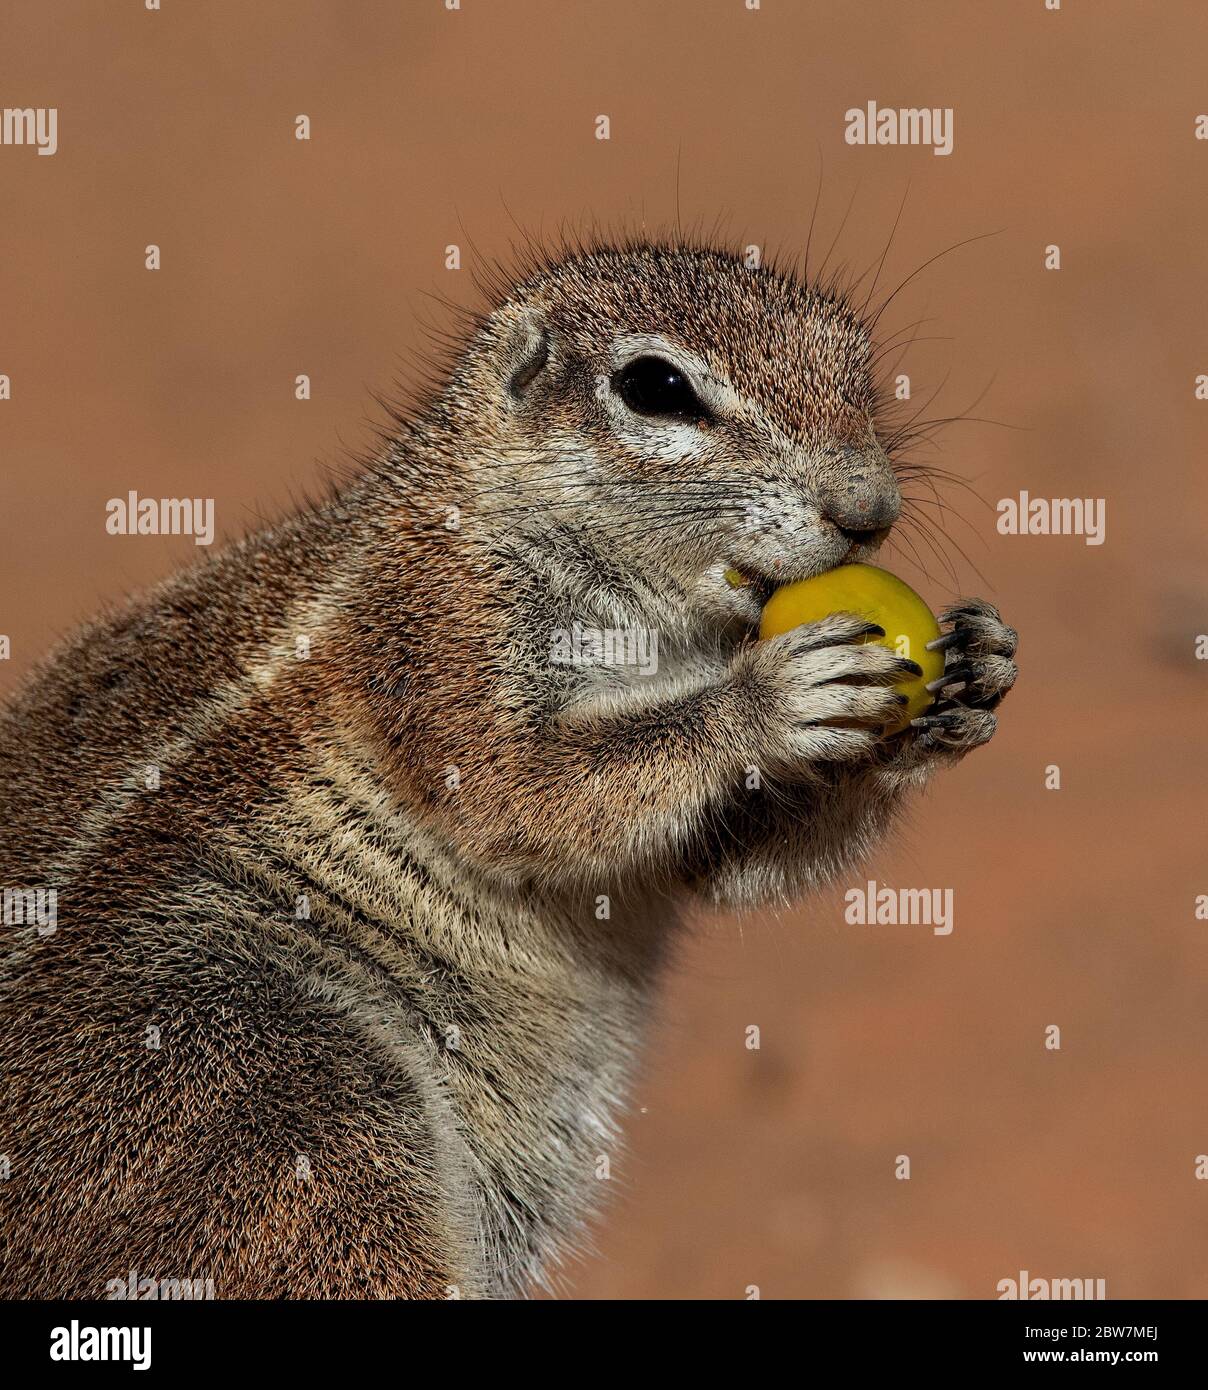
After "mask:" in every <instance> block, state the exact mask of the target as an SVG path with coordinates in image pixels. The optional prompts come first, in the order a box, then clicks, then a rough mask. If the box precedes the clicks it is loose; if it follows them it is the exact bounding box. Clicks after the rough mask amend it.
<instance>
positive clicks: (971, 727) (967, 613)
mask: <svg viewBox="0 0 1208 1390" xmlns="http://www.w3.org/2000/svg"><path fill="white" fill-rule="evenodd" d="M940 622H941V623H942V624H951V627H950V630H949V631H947V632H945V633H944V635H943V636H942V637H939V638H937V639H936V641H935V642H933V643H931V644H930V645H931V647H932V648H942V649H943V652H944V674H943V675H942V676H940V677H939V679H938V680H934V681H932V682H931V683H930V684H929V685H928V687H927V688H928V689H929V690H932V691H934V692H935V693H936V697H937V699H936V703H935V704H934V705H932V707H931V708H930V709H929V710H928V711H927V713H926V714H923V715H920V717H919V718H918V719H914V720H912V721H911V725H910V727H911V728H912V729H914V730H916V731H917V737H916V738H915V740H914V746H915V747H916V748H918V749H920V750H924V751H925V750H928V749H934V750H942V751H944V752H948V753H956V754H960V753H967V752H968V751H969V750H970V749H971V748H976V747H978V746H979V745H980V744H983V743H988V742H989V741H990V739H991V738H992V737H993V734H994V730H995V729H996V728H997V726H998V720H997V719H996V717H995V715H994V713H993V710H994V708H995V706H996V705H998V703H999V702H1000V701H1001V700H1002V698H1003V697H1004V696H1005V695H1006V693H1007V691H1008V690H1010V688H1011V687H1012V686H1013V685H1014V684H1015V677H1016V675H1017V674H1018V672H1017V669H1016V666H1015V662H1014V661H1013V660H1012V658H1013V657H1014V655H1015V648H1016V645H1017V644H1018V642H1019V634H1018V633H1017V632H1016V631H1015V629H1014V628H1012V627H1008V626H1007V625H1006V623H1004V622H1003V620H1002V618H1001V617H1000V616H999V613H998V609H997V608H995V607H994V606H993V605H992V604H989V603H986V602H985V600H984V599H963V600H962V601H961V602H960V603H956V604H953V606H952V607H951V608H946V609H945V610H944V611H943V613H941V614H940Z"/></svg>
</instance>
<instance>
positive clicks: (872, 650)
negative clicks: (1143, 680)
mask: <svg viewBox="0 0 1208 1390" xmlns="http://www.w3.org/2000/svg"><path fill="white" fill-rule="evenodd" d="M869 636H884V632H883V631H882V629H881V628H879V627H877V626H875V624H872V623H869V622H867V621H866V620H865V619H863V618H857V617H853V616H851V615H850V614H835V615H833V616H832V617H829V618H823V619H822V620H821V621H820V622H815V623H806V624H804V625H803V626H801V627H798V628H794V629H793V631H791V632H786V633H784V634H783V635H782V636H779V637H772V638H769V639H767V640H766V641H763V642H758V643H755V644H754V645H753V646H752V647H750V648H748V649H747V651H748V653H749V660H750V661H751V663H752V665H754V666H755V667H756V668H757V671H758V675H759V677H760V679H759V681H758V686H757V689H758V695H757V700H758V704H759V706H760V708H759V709H758V711H757V716H756V717H757V722H758V725H759V726H760V727H761V728H762V729H763V730H764V731H765V737H764V748H763V749H762V750H761V751H762V756H763V757H764V758H766V759H767V760H769V761H770V762H771V763H772V764H774V765H775V766H777V767H778V768H780V769H781V770H783V771H787V772H790V773H792V772H794V771H796V772H804V771H806V770H807V768H808V765H809V764H810V763H816V762H852V761H860V760H862V759H866V758H871V757H872V756H873V755H874V753H875V750H876V749H877V746H878V745H879V744H880V743H881V741H882V740H883V738H884V736H885V730H886V729H887V728H889V727H892V726H893V725H895V724H897V723H898V722H899V721H900V720H901V718H902V710H903V706H904V705H905V704H906V697H905V696H904V695H901V694H899V693H898V692H897V691H896V690H894V689H893V688H892V686H893V683H894V682H895V681H901V679H902V677H903V676H906V675H916V676H917V675H919V674H921V673H920V671H919V668H918V666H917V665H915V663H914V662H913V661H907V660H904V659H903V658H902V657H900V656H898V655H897V654H896V653H895V652H894V651H892V650H890V649H889V648H887V647H882V646H879V645H877V644H875V643H866V642H865V641H864V639H865V638H867V637H869Z"/></svg>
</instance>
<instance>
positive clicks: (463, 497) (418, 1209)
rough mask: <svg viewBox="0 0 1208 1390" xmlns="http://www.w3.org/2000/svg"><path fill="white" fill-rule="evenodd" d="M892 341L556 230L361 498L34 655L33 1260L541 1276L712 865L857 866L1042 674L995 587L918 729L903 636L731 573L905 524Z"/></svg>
mask: <svg viewBox="0 0 1208 1390" xmlns="http://www.w3.org/2000/svg"><path fill="white" fill-rule="evenodd" d="M655 340H658V341H660V342H664V343H666V344H668V345H669V346H668V347H667V351H669V352H682V353H684V354H686V357H685V363H686V364H687V365H686V366H685V370H688V371H691V372H692V373H695V374H696V375H695V376H694V380H697V381H698V382H699V385H700V389H701V391H702V392H712V393H713V397H712V398H713V399H714V400H715V402H716V404H717V409H716V411H715V413H714V417H713V418H712V419H711V421H710V422H709V423H708V424H707V425H703V426H701V428H700V429H699V430H697V431H696V432H695V433H692V432H690V431H689V432H687V433H685V432H682V431H679V430H670V429H668V430H664V429H662V428H661V427H659V426H657V425H656V426H650V425H648V424H647V423H645V422H643V421H640V420H631V419H629V417H628V416H626V414H625V412H624V410H623V409H622V408H621V407H620V406H619V405H618V404H617V403H616V401H615V400H614V399H613V397H612V396H611V395H610V393H609V386H608V378H609V373H610V372H611V371H612V370H613V369H614V367H615V366H616V363H617V361H618V360H619V359H618V357H617V354H618V353H619V354H621V355H622V356H624V354H625V353H626V352H628V353H630V354H631V355H632V353H633V352H634V351H635V350H636V349H635V346H634V345H635V344H637V345H638V347H639V348H640V347H641V346H642V345H643V344H644V345H645V348H646V349H648V348H649V346H650V343H651V342H653V341H655ZM618 343H620V344H621V345H620V346H618ZM626 344H628V346H625V345H626ZM661 350H662V349H660V351H661ZM870 354H871V343H870V340H869V336H868V333H867V331H866V329H865V328H864V326H863V325H862V323H861V322H860V320H859V318H858V316H857V315H856V314H855V313H854V312H853V311H852V310H851V309H850V308H849V307H848V306H847V305H846V304H845V303H844V302H843V301H842V299H841V298H840V297H838V296H836V295H830V294H823V293H821V292H818V291H815V290H811V289H809V288H807V287H806V286H805V285H803V284H801V283H799V282H797V281H796V280H794V279H793V278H791V277H789V276H783V275H779V274H777V273H775V272H772V271H768V270H759V271H751V270H747V269H745V268H744V267H743V266H742V265H741V264H740V263H739V262H738V261H736V260H734V259H732V258H731V257H729V256H727V255H725V254H723V253H721V252H716V251H709V250H692V249H688V248H682V247H670V246H644V245H630V246H625V247H620V248H609V247H605V248H599V249H596V250H594V251H587V252H584V253H580V254H577V255H573V256H570V257H568V258H566V259H564V260H562V261H559V262H555V263H553V264H551V265H549V266H546V267H542V268H535V269H534V270H533V271H532V273H531V274H530V275H528V276H527V278H526V279H525V280H524V281H523V282H522V283H521V284H520V285H518V286H516V287H515V288H514V289H513V290H511V292H510V293H508V294H507V295H506V296H504V297H503V298H502V300H501V302H500V303H499V304H498V306H497V307H496V309H495V310H494V311H493V312H492V313H491V314H489V315H487V316H484V318H483V319H482V320H481V321H480V322H479V324H478V325H477V326H476V330H475V332H474V333H473V335H472V336H471V337H470V339H469V341H468V342H467V344H466V346H465V350H464V352H463V353H462V354H461V355H460V357H459V359H458V361H457V362H456V364H455V366H454V368H453V370H452V373H451V375H450V377H449V379H448V381H447V384H446V385H445V387H444V388H443V389H442V391H441V392H440V393H439V394H438V395H437V396H436V397H435V398H434V399H433V400H432V401H431V402H430V403H428V405H427V406H426V407H425V408H424V409H423V410H422V411H420V412H419V413H418V414H417V415H415V416H414V417H411V418H409V419H407V420H405V421H403V422H402V423H401V427H400V432H399V434H398V437H397V438H396V439H395V440H394V441H393V442H392V444H391V446H390V447H389V448H388V449H387V450H386V451H385V452H384V454H383V456H382V457H381V458H380V459H379V460H377V461H376V462H375V464H374V465H373V466H372V467H371V468H369V469H368V470H367V471H366V472H365V473H364V475H363V476H362V477H360V478H359V479H357V480H356V481H354V482H353V483H351V484H350V485H349V486H348V487H347V488H346V489H345V490H344V491H343V492H342V493H341V494H340V495H339V496H338V497H336V498H334V499H332V500H331V501H329V502H327V503H326V504H324V505H322V506H320V507H317V508H315V509H313V510H310V511H306V512H304V513H303V514H301V515H299V516H297V517H295V518H293V519H292V520H290V521H289V522H287V523H285V524H283V525H281V526H279V527H275V528H272V529H270V530H267V531H265V532H262V533H260V534H257V535H255V536H252V537H251V538H249V539H247V540H245V541H243V542H241V543H239V544H237V545H234V546H232V547H230V548H229V549H228V550H226V551H225V552H223V553H222V554H220V555H219V556H217V557H216V558H215V559H214V560H213V561H212V562H210V563H208V564H205V565H203V566H201V567H199V568H197V569H194V570H190V571H188V572H186V573H183V574H181V575H178V576H176V577H175V578H173V579H171V580H169V581H168V582H167V583H165V584H163V585H161V586H160V587H159V588H158V589H157V590H155V591H154V592H153V593H151V594H150V595H148V596H147V597H145V598H142V599H140V600H138V601H136V602H134V603H132V604H131V605H129V606H128V607H127V608H125V609H124V610H122V611H121V612H119V613H115V614H113V615H111V616H109V617H107V618H105V619H103V620H102V621H100V622H98V623H96V624H95V625H93V626H91V627H89V628H87V629H85V630H84V631H82V632H81V633H79V634H78V635H77V636H76V637H75V638H73V639H72V640H71V641H70V642H69V643H68V644H67V645H66V646H65V647H64V648H63V649H61V650H60V651H59V652H57V653H56V654H55V655H54V657H53V658H52V659H51V660H50V662H49V663H48V664H47V665H46V666H45V667H44V668H43V669H42V670H41V671H40V672H39V673H37V674H36V675H35V676H34V678H33V679H32V680H30V681H29V682H28V683H27V684H26V685H25V687H24V689H23V690H22V691H21V692H20V693H19V695H18V697H17V698H16V699H15V700H14V701H13V702H12V704H11V705H10V707H9V708H8V709H7V711H6V712H5V713H4V716H3V720H2V722H0V816H2V822H3V825H4V834H3V839H2V842H0V884H2V885H4V886H6V887H53V888H55V889H56V890H57V892H58V924H57V929H56V930H55V931H54V932H53V933H51V934H49V935H40V934H39V933H38V932H37V931H36V929H34V928H32V927H20V928H14V927H7V928H6V929H5V930H6V932H7V933H8V935H9V940H8V942H7V947H8V950H7V960H6V962H5V967H4V972H3V995H2V996H0V998H2V1008H3V1025H4V1026H3V1030H2V1034H0V1067H2V1070H3V1077H4V1088H3V1101H2V1102H0V1152H2V1153H4V1154H6V1155H7V1157H8V1159H9V1163H10V1165H11V1173H10V1176H9V1178H8V1180H7V1181H6V1182H4V1183H2V1184H0V1202H2V1203H3V1236H4V1239H3V1243H2V1250H3V1254H2V1256H0V1294H3V1295H8V1296H31V1295H41V1296H63V1297H96V1296H103V1295H104V1291H105V1286H106V1283H107V1281H109V1280H112V1279H116V1278H121V1279H124V1278H125V1276H126V1274H127V1271H129V1270H135V1271H137V1272H138V1274H139V1275H140V1276H146V1277H151V1278H158V1279H164V1278H202V1279H206V1278H208V1279H212V1280H213V1281H214V1285H215V1291H216V1293H217V1295H218V1296H220V1297H240V1296H242V1297H273V1296H280V1295H288V1296H317V1297H390V1296H409V1297H449V1296H456V1295H461V1296H491V1295H495V1296H498V1295H509V1294H516V1293H520V1292H523V1291H525V1290H527V1289H529V1288H531V1287H532V1286H533V1285H534V1283H537V1282H541V1281H543V1280H546V1279H547V1278H548V1275H549V1272H550V1270H551V1269H552V1267H553V1266H554V1265H555V1264H556V1262H557V1259H558V1258H559V1256H560V1255H561V1254H563V1253H564V1252H566V1251H567V1250H569V1249H573V1248H575V1247H576V1246H577V1245H578V1244H579V1243H580V1242H581V1240H582V1232H583V1224H584V1222H585V1220H586V1219H587V1217H588V1216H589V1215H590V1214H591V1212H592V1211H593V1210H594V1208H595V1207H596V1205H597V1194H598V1193H599V1192H600V1191H601V1189H602V1188H604V1187H605V1186H606V1184H605V1183H603V1182H601V1181H600V1180H599V1177H598V1167H599V1164H600V1160H601V1156H607V1155H609V1154H610V1153H611V1152H612V1151H613V1148H614V1146H615V1138H616V1136H615V1128H614V1125H615V1113H616V1109H617V1107H618V1105H619V1104H620V1102H621V1100H622V1097H623V1094H624V1089H625V1083H626V1077H627V1075H628V1072H629V1069H630V1065H631V1060H632V1056H633V1053H634V1051H635V1049H636V1047H637V1045H638V1042H639V1040H640V1034H641V1030H642V1026H643V1020H644V1018H645V1016H646V1013H647V1010H648V1006H649V1002H650V996H651V993H652V991H653V988H654V986H655V984H656V982H657V977H658V973H659V968H660V966H661V964H662V962H663V961H664V959H665V957H666V955H667V950H668V946H669V943H670V942H671V940H672V939H673V935H674V931H675V927H676V923H677V921H678V919H679V915H680V911H681V906H682V905H683V904H684V903H686V902H688V901H690V900H691V899H692V898H693V897H694V896H695V897H696V898H697V899H700V898H703V899H704V900H706V901H709V902H726V903H731V904H737V905H750V904H758V903H767V902H785V901H788V900H791V899H792V898H794V897H795V896H797V895H798V894H800V893H801V892H802V891H804V890H805V889H807V888H808V887H809V886H810V885H811V884H813V883H816V882H819V881H823V880H826V879H829V878H831V877H833V876H834V875H835V874H836V873H838V872H840V871H842V869H843V868H844V867H845V866H847V865H849V864H851V863H852V862H853V861H854V860H855V859H857V858H858V857H859V856H860V855H862V854H863V853H864V852H865V851H866V850H867V849H868V847H869V846H870V845H871V844H872V843H873V842H874V841H875V839H876V838H877V837H878V836H879V835H880V834H881V833H882V832H883V831H884V829H885V828H886V826H887V825H888V824H889V822H890V820H891V819H892V816H893V814H894V813H895V811H896V809H897V807H898V805H899V802H900V798H901V794H902V792H903V791H904V789H906V788H907V787H909V786H911V785H915V784H917V783H918V782H919V781H921V780H922V779H923V778H924V777H925V776H926V775H927V773H928V772H929V771H930V770H931V768H932V767H934V766H936V765H938V764H939V763H942V762H943V761H945V760H950V759H951V758H952V757H954V756H959V754H960V753H962V752H963V751H965V750H966V749H967V748H969V747H972V746H974V745H975V744H977V743H979V742H984V741H985V739H986V738H988V737H989V735H990V733H991V732H992V731H993V720H994V716H993V714H991V713H990V707H991V706H992V705H993V704H995V703H996V702H997V700H998V699H999V698H1000V697H1001V694H1002V693H1003V692H1004V691H1005V689H1006V688H1007V687H1008V686H1009V685H1010V683H1011V681H1012V680H1013V678H1014V667H1013V666H1012V665H1011V662H1010V657H1011V653H1012V650H1013V647H1014V634H1013V633H1011V632H1010V630H1009V629H1006V628H1004V627H1003V625H1002V624H1001V622H1000V621H999V620H998V617H997V614H995V613H994V612H993V610H992V609H990V608H989V607H988V606H987V605H984V604H980V603H972V604H970V605H967V606H964V607H962V608H960V609H959V610H954V612H953V614H952V615H951V621H952V624H953V628H954V631H956V632H957V634H958V639H959V640H958V641H957V642H956V644H955V645H954V646H953V648H952V649H951V650H950V652H949V654H948V657H949V662H950V669H953V670H955V667H954V665H953V664H952V663H955V662H959V663H961V667H962V670H963V672H964V675H963V680H964V685H963V687H962V690H961V696H960V698H958V699H956V700H949V701H948V703H947V705H946V706H945V707H944V708H945V710H946V719H945V721H942V722H941V723H938V724H935V725H932V726H924V727H920V728H917V729H915V730H912V731H910V732H908V733H907V734H905V735H902V736H899V737H898V738H895V739H886V738H885V737H883V734H882V730H883V727H884V725H885V723H886V722H887V721H888V720H890V719H891V718H892V717H893V714H894V710H895V705H894V697H893V693H892V691H891V690H890V689H889V686H888V682H889V681H890V680H891V679H892V678H893V677H894V675H895V674H898V673H899V670H900V663H897V662H896V660H895V659H894V658H893V657H892V655H891V654H889V653H887V652H885V651H884V650H883V649H882V648H879V647H875V646H864V645H859V644H857V643H856V642H855V640H854V639H855V638H857V637H858V636H860V635H861V633H862V632H863V631H864V628H863V626H862V625H861V624H860V623H858V622H856V621H854V620H850V619H846V618H834V619H829V620H827V621H826V622H825V623H822V624H817V625H814V627H812V628H806V629H799V630H798V632H797V633H794V634H790V635H789V636H788V637H786V638H781V639H776V640H775V641H772V642H766V643H758V644H755V643H752V642H751V640H750V638H751V629H752V621H753V619H752V611H750V605H751V603H752V599H751V598H750V596H744V595H743V594H742V593H741V592H735V591H732V590H730V589H729V588H728V586H726V585H725V584H724V583H723V582H722V581H721V579H720V574H721V569H722V568H723V567H724V566H725V565H726V564H734V563H737V564H740V565H741V566H743V567H744V568H745V569H747V570H749V571H750V572H751V573H753V574H756V575H763V576H767V577H768V578H769V579H775V580H779V579H785V578H792V577H795V576H797V575H805V574H810V573H815V572H818V571H820V570H823V569H826V568H829V567H830V566H831V565H833V564H836V563H839V562H840V561H841V560H843V559H845V558H857V557H860V558H862V557H866V556H867V555H869V554H871V553H872V552H873V550H875V546H876V544H877V543H879V540H880V538H881V535H882V534H883V531H884V529H885V528H886V527H887V526H888V525H890V524H892V522H893V520H894V518H895V517H896V515H897V509H898V494H897V487H896V482H895V479H894V472H893V466H892V462H891V460H890V459H889V458H888V457H887V455H886V452H885V449H884V447H883V445H882V442H881V441H882V439H883V437H884V435H885V430H884V425H883V423H882V420H881V416H882V402H881V401H880V398H879V397H878V395H877V392H876V389H875V385H874V383H873V381H872V377H871V363H870ZM840 527H842V528H854V529H855V530H856V531H858V532H860V534H861V536H863V533H864V532H866V531H869V530H870V529H877V536H876V537H875V539H868V540H865V539H857V540H856V541H853V540H852V539H851V537H850V536H849V535H848V533H847V530H846V529H845V530H840V529H838V528H840ZM744 602H745V603H746V604H747V605H748V611H744V610H743V608H742V604H743V603H744ZM575 622H579V623H582V624H586V625H588V626H594V627H600V628H625V627H633V626H640V627H642V628H644V629H653V630H657V632H658V634H659V638H660V652H659V658H660V669H659V671H658V672H657V673H655V674H653V675H651V676H649V677H642V676H640V675H639V674H637V673H635V672H633V671H630V670H628V669H619V668H616V667H600V666H589V667H581V666H563V665H557V664H554V663H551V661H550V640H551V633H553V632H555V631H561V630H565V629H569V628H570V627H571V625H572V624H573V623H575ZM299 637H304V638H307V639H308V640H309V643H310V653H309V656H305V657H299V656H298V655H297V645H296V644H297V639H298V638H299ZM953 679H954V681H956V680H957V675H955V674H954V677H953ZM148 766H153V767H155V768H157V769H158V770H159V785H158V788H157V789H154V790H152V789H149V788H148V786H147V776H146V769H147V768H148ZM752 769H758V771H759V776H758V779H757V780H758V782H759V785H758V786H757V787H756V786H753V785H752V778H751V771H752ZM300 902H304V904H305V910H304V911H302V912H300V911H299V904H300ZM602 903H606V907H602V906H601V904H602ZM149 1028H151V1029H158V1035H156V1034H154V1033H149V1032H148V1031H147V1030H148V1029H149ZM156 1036H158V1042H159V1046H158V1047H155V1046H150V1045H148V1044H149V1042H150V1041H152V1040H153V1039H155V1037H156Z"/></svg>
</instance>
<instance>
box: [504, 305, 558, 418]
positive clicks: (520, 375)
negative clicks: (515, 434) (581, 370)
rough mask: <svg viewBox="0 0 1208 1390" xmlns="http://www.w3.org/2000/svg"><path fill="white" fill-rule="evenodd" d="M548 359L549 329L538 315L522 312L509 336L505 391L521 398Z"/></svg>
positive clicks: (526, 392)
mask: <svg viewBox="0 0 1208 1390" xmlns="http://www.w3.org/2000/svg"><path fill="white" fill-rule="evenodd" d="M548 362H549V329H548V328H546V326H545V324H544V323H543V322H542V320H541V317H540V315H539V314H537V313H535V312H530V313H527V314H525V315H524V316H523V317H522V318H521V319H520V320H518V322H517V323H516V324H515V325H514V326H513V328H512V331H511V333H510V334H509V335H508V345H507V383H508V394H509V395H510V396H511V397H512V399H513V400H515V401H522V400H523V399H524V397H525V396H526V395H527V394H528V389H529V387H530V386H532V384H533V382H534V381H536V380H537V378H538V377H539V376H540V375H541V373H542V372H543V371H544V370H545V367H546V364H547V363H548Z"/></svg>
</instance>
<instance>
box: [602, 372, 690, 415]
mask: <svg viewBox="0 0 1208 1390" xmlns="http://www.w3.org/2000/svg"><path fill="white" fill-rule="evenodd" d="M612 389H613V390H614V391H615V392H616V393H617V395H618V396H620V398H621V399H622V400H623V401H624V402H625V404H626V405H627V406H628V407H629V409H630V410H632V411H633V412H634V414H635V415H661V416H664V417H666V418H669V419H673V420H690V421H701V420H707V419H708V418H709V412H708V411H707V410H706V409H705V407H704V406H703V405H702V404H701V401H700V397H699V396H698V395H697V394H696V392H695V391H694V390H693V389H692V387H691V386H690V385H689V384H688V378H687V377H686V376H685V375H684V374H683V372H681V371H680V369H679V368H678V367H677V366H675V365H674V364H673V363H671V362H668V361H667V360H666V359H665V358H662V357H635V358H634V360H633V361H632V362H629V363H627V364H626V365H625V366H624V367H622V368H621V370H620V371H619V372H615V373H614V374H613V378H612Z"/></svg>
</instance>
